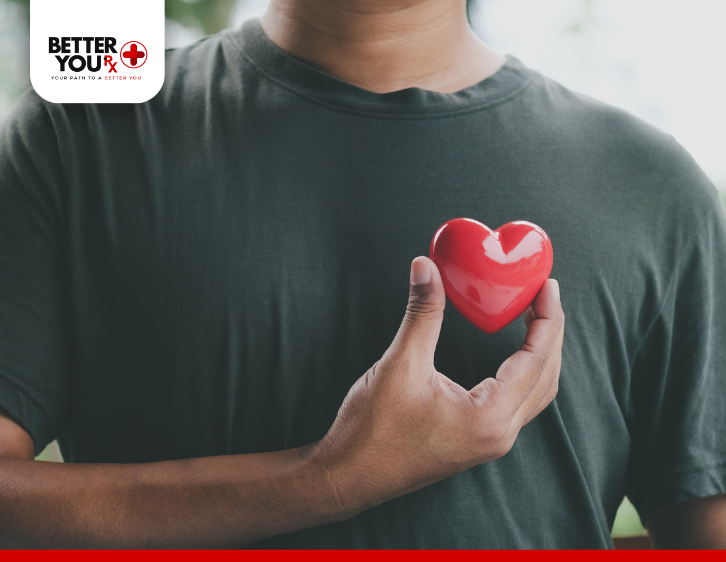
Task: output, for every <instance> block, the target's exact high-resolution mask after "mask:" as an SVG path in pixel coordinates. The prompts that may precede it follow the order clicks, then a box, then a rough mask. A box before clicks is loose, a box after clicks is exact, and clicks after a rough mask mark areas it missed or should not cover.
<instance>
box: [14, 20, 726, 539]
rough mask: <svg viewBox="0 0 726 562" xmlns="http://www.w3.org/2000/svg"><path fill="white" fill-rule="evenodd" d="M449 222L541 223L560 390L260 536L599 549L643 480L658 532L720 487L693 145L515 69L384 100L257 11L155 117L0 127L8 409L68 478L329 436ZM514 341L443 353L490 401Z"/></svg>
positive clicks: (31, 118) (710, 303)
mask: <svg viewBox="0 0 726 562" xmlns="http://www.w3.org/2000/svg"><path fill="white" fill-rule="evenodd" d="M696 87H697V85H694V88H696ZM694 103H697V101H696V100H695V98H694ZM455 217H470V218H473V219H476V220H479V221H481V222H483V223H485V224H487V225H489V226H490V227H492V228H496V227H498V226H500V225H502V224H503V223H506V222H509V221H512V220H527V221H531V222H534V223H536V224H538V225H540V226H541V227H543V228H544V229H545V230H546V231H547V233H548V234H549V236H550V238H551V240H552V244H553V247H554V269H553V271H552V277H554V278H556V279H558V280H559V283H560V287H561V292H562V302H563V306H564V309H565V314H566V317H567V321H566V331H565V340H564V347H563V361H562V374H561V381H560V391H559V395H558V396H557V399H556V400H555V401H554V402H553V403H552V405H550V406H549V407H548V408H547V409H546V410H545V411H544V412H543V413H542V414H541V415H540V416H539V417H537V418H536V419H535V420H534V421H533V422H531V423H530V424H529V425H528V426H526V427H525V428H524V429H523V430H522V432H521V433H520V435H519V438H518V440H517V442H516V443H515V445H514V448H513V449H512V450H511V452H510V453H509V454H507V455H506V456H505V457H503V458H501V459H499V460H496V461H494V462H490V463H487V464H485V465H481V466H477V467H475V468H472V469H470V470H468V471H466V472H464V473H462V474H459V475H457V476H453V477H451V478H448V479H446V480H444V481H441V482H439V483H437V484H434V485H432V486H429V487H427V488H425V489H422V490H419V491H417V492H414V493H411V494H408V495H406V496H404V497H401V498H398V499H396V500H393V501H390V502H387V503H385V504H383V505H380V506H378V507H376V508H374V509H371V510H369V511H367V512H364V513H362V514H360V515H358V516H356V517H354V518H353V519H351V520H349V521H345V522H342V523H337V524H332V525H325V526H321V527H317V528H313V529H309V530H305V531H301V532H296V533H292V534H289V535H285V536H281V537H276V538H273V539H269V540H266V541H263V542H262V543H260V544H258V545H257V546H260V547H302V548H306V547H322V548H327V547H336V548H348V547H356V548H359V547H365V548H378V547H393V548H419V547H429V548H501V547H506V548H550V547H559V548H608V547H611V542H610V527H611V525H612V523H613V519H614V517H615V512H616V509H617V507H618V505H619V504H620V501H621V500H622V498H623V494H625V493H626V492H627V493H628V495H629V496H630V498H631V499H632V500H633V502H634V503H635V505H636V507H637V508H638V510H639V511H640V513H641V515H648V514H651V513H653V512H655V511H657V510H659V509H661V508H663V507H665V506H667V505H669V504H673V503H675V502H679V501H683V500H687V499H691V498H696V497H701V496H707V495H712V494H716V493H722V492H726V432H724V428H726V223H725V221H724V214H723V211H722V209H721V207H720V206H719V203H718V198H717V194H716V191H715V189H714V188H713V186H712V185H711V184H710V183H709V181H708V180H707V178H706V177H705V176H704V174H703V173H702V171H701V170H700V169H699V168H698V166H697V165H696V164H695V163H694V161H693V160H692V158H691V157H690V156H689V155H688V154H687V153H686V152H685V151H684V150H683V148H682V147H681V146H680V145H679V144H678V143H677V142H676V141H675V140H674V139H673V138H672V137H670V136H668V135H666V134H664V133H662V132H661V131H659V130H657V129H655V128H654V127H652V126H649V125H648V124H646V123H644V122H642V121H640V120H638V119H636V118H635V117H633V116H631V115H629V114H627V113H625V112H624V111H621V110H619V109H616V108H614V107H611V106H609V105H606V104H603V103H600V102H598V101H596V100H593V99H591V98H589V97H587V96H584V95H581V94H577V93H574V92H572V91H570V90H568V89H567V88H565V87H563V86H561V85H560V84H558V83H556V82H554V81H552V80H549V79H547V78H545V77H543V76H542V75H540V74H539V73H537V72H535V71H533V70H531V69H529V68H527V67H526V66H524V65H523V64H522V63H521V62H520V61H519V60H518V59H516V58H514V57H512V56H509V57H508V58H507V62H506V64H505V65H504V67H503V68H501V69H500V70H499V71H498V72H497V73H496V74H495V75H494V76H492V77H490V78H487V79H486V80H484V81H482V82H481V83H479V84H477V85H475V86H472V87H470V88H466V89H464V90H462V91H460V92H457V93H453V94H440V93H435V92H430V91H425V90H421V89H417V88H409V89H406V90H402V91H399V92H394V93H389V94H376V93H372V92H369V91H366V90H363V89H360V88H358V87H355V86H352V85H350V84H347V83H345V82H342V81H340V80H337V79H335V78H332V77H331V76H328V75H326V74H323V73H321V72H319V71H316V70H314V69H313V68H311V67H309V66H307V65H305V64H303V63H301V62H300V61H298V60H296V59H294V58H292V57H290V56H289V55H287V54H285V53H284V52H282V51H280V50H279V49H278V48H277V47H276V46H275V45H274V44H273V43H272V42H271V41H270V40H269V39H267V37H266V36H265V35H264V33H263V32H262V30H261V28H260V26H259V23H258V22H257V21H256V20H251V21H249V22H247V23H245V24H244V25H243V27H242V28H241V29H239V30H234V31H227V32H224V33H221V34H219V35H216V36H213V37H210V38H207V39H204V40H202V41H199V42H197V43H195V44H193V45H191V46H189V47H186V48H183V49H176V50H172V51H169V52H168V53H167V75H166V83H165V85H164V87H163V89H162V90H161V92H160V93H159V94H158V95H157V96H156V97H155V98H154V99H153V100H151V101H149V102H147V103H144V104H139V105H55V104H51V103H47V102H45V101H43V100H42V99H40V98H39V97H38V96H37V95H36V94H35V93H33V92H29V93H27V94H26V95H25V96H24V97H23V99H22V100H21V102H20V104H19V106H18V108H17V109H16V111H15V113H14V114H13V115H12V117H11V118H10V119H9V120H8V121H7V122H6V123H5V124H4V126H3V129H2V134H1V136H0V405H2V406H3V407H4V408H6V409H7V410H8V411H9V412H10V413H11V414H12V415H13V416H14V417H15V418H17V419H18V420H19V422H20V423H21V424H22V425H23V426H24V427H25V428H26V429H27V430H28V432H29V433H30V434H31V436H32V437H33V439H34V441H35V445H36V449H37V450H41V449H42V448H43V447H44V446H45V445H46V444H47V443H48V442H49V441H51V440H52V439H54V438H56V437H60V439H61V446H62V450H63V453H64V456H65V458H66V460H68V461H72V462H146V461H156V460H162V459H177V458H185V457H200V456H208V455H222V454H235V453H253V452H260V451H274V450H279V449H286V448H290V447H296V446H300V445H304V444H307V443H310V442H312V441H315V440H317V439H320V438H321V437H322V436H323V435H324V434H325V433H326V431H327V429H328V428H329V426H330V425H331V423H332V421H333V419H334V418H335V415H336V412H337V410H338V407H339V406H340V404H341V402H342V400H343V398H344V396H345V395H346V393H347V392H348V389H349V388H350V387H351V385H352V384H353V383H354V381H355V380H356V379H357V378H358V377H360V376H361V375H362V374H363V373H364V372H365V371H366V370H367V369H368V368H369V367H370V366H371V365H373V363H374V362H375V361H376V360H377V359H378V358H380V356H381V354H382V353H383V352H384V350H385V349H386V348H387V347H388V345H389V344H390V342H391V340H392V339H393V336H394V334H395V333H396V330H397V328H398V326H399V324H400V322H401V319H402V317H403V313H404V309H405V306H406V302H407V296H408V275H409V266H410V262H411V260H412V259H413V258H414V257H416V256H418V255H426V254H427V252H428V247H429V242H430V240H431V236H432V235H433V234H434V232H435V230H436V229H437V227H439V226H440V225H441V224H442V223H443V222H445V221H447V220H449V219H452V218H455ZM524 332H525V326H524V321H523V319H521V318H520V319H518V320H517V321H515V322H514V323H513V324H511V325H510V326H508V327H507V328H505V329H504V330H502V331H501V332H499V333H496V334H494V335H486V334H484V333H483V332H480V331H479V330H477V329H476V328H475V327H474V326H472V325H471V324H469V323H468V322H467V321H466V320H464V318H463V317H462V316H461V315H460V314H459V313H458V312H457V311H456V310H454V309H453V308H452V307H450V306H449V307H448V308H447V310H446V315H445V319H444V325H443V330H442V333H441V339H440V341H439V345H438V349H437V353H436V366H437V368H438V369H439V370H440V371H441V372H443V373H444V374H446V375H448V376H449V377H450V378H452V379H453V380H454V381H456V382H458V383H460V384H461V385H463V386H465V387H467V388H470V387H472V386H474V385H476V384H477V383H478V382H480V381H481V380H482V379H483V378H484V377H491V376H494V375H495V373H496V371H497V368H498V367H499V365H500V364H501V362H502V361H503V360H504V359H505V358H506V357H508V356H509V355H511V354H512V353H513V352H514V351H515V350H517V349H518V348H519V347H520V345H521V343H522V340H523V336H524Z"/></svg>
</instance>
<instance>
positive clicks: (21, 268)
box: [0, 92, 69, 454]
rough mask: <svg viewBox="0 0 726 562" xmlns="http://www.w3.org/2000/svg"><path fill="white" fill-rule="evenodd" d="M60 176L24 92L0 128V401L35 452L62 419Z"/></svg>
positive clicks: (37, 104)
mask: <svg viewBox="0 0 726 562" xmlns="http://www.w3.org/2000/svg"><path fill="white" fill-rule="evenodd" d="M62 178H63V173H62V164H61V158H60V155H59V147H58V141H57V135H56V132H55V127H54V123H53V120H52V119H51V116H50V114H49V112H48V109H47V105H46V103H45V102H43V101H42V100H41V99H40V98H39V97H38V96H37V95H36V94H35V93H34V92H28V93H26V94H25V95H24V96H23V97H22V98H21V100H20V102H19V104H18V106H17V107H16V109H15V110H14V112H13V113H12V115H11V116H10V117H9V118H8V119H7V120H6V121H5V123H3V124H2V126H1V127H0V406H2V407H3V408H5V409H6V410H7V411H8V412H9V413H10V415H11V416H12V417H13V418H14V419H15V420H16V421H17V422H18V423H20V425H21V426H22V427H23V428H24V429H25V430H26V431H27V432H28V433H29V434H30V436H31V437H32V438H33V441H34V443H35V450H36V454H38V453H39V452H40V451H42V450H43V448H44V447H45V446H46V445H47V444H48V443H49V442H50V441H52V440H53V439H55V438H56V437H57V436H58V434H59V433H60V431H62V429H63V427H64V425H65V423H66V420H67V419H68V415H67V397H68V389H67V384H68V378H69V377H68V369H69V365H68V361H69V348H68V341H69V311H68V305H69V302H68V300H69V297H68V291H67V275H66V270H65V267H66V266H65V259H64V255H63V252H64V227H63V190H62V188H61V186H62V183H63V179H62Z"/></svg>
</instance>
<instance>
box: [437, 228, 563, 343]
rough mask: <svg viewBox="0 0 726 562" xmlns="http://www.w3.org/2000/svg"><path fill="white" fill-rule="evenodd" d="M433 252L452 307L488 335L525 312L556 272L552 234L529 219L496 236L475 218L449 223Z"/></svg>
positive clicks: (439, 231)
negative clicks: (553, 267)
mask: <svg viewBox="0 0 726 562" xmlns="http://www.w3.org/2000/svg"><path fill="white" fill-rule="evenodd" d="M429 254H430V256H431V259H432V260H433V261H434V263H435V264H436V265H437V267H438V268H439V271H440V272H441V278H442V279H443V281H444V289H445V290H446V296H447V297H448V299H449V301H451V304H453V305H454V306H455V307H456V310H458V311H459V312H461V313H462V314H463V315H464V317H465V318H466V319H467V320H469V322H471V323H472V324H474V326H476V327H477V328H479V329H481V330H484V331H485V332H486V333H487V334H493V333H494V332H497V331H499V330H501V329H502V328H504V326H506V325H507V324H509V323H510V322H512V321H513V320H514V319H515V318H517V317H518V316H519V315H520V314H522V313H523V312H524V311H525V310H526V309H527V307H528V306H529V305H530V304H531V303H532V301H533V300H534V298H535V297H536V296H537V293H538V292H539V290H540V289H541V288H542V285H544V282H545V281H547V278H548V277H549V276H550V272H551V271H552V243H551V242H550V239H549V237H548V236H547V233H545V231H544V230H542V229H541V228H540V227H539V226H537V225H536V224H532V223H531V222H526V221H514V222H508V223H507V224H505V225H504V226H500V227H499V228H497V229H496V230H495V231H493V232H492V231H491V230H490V229H489V228H488V227H486V226H485V225H483V224H482V223H480V222H477V221H475V220H472V219H454V220H450V221H449V222H447V223H446V224H444V225H443V226H442V227H441V228H439V229H438V230H437V231H436V234H434V237H433V239H432V240H431V249H430V252H429Z"/></svg>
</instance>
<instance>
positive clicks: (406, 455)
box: [308, 257, 564, 515]
mask: <svg viewBox="0 0 726 562" xmlns="http://www.w3.org/2000/svg"><path fill="white" fill-rule="evenodd" d="M445 304H446V296H445V293H444V287H443V284H442V282H441V277H440V275H439V271H438V269H437V267H436V265H435V264H434V263H433V262H432V261H431V260H429V259H428V258H423V257H420V258H416V260H414V262H413V264H412V268H411V283H410V297H409V303H408V308H407V310H406V315H405V317H404V319H403V323H402V324H401V327H400V329H399V331H398V334H397V335H396V338H395V340H394V341H393V343H392V344H391V346H390V347H389V348H388V350H387V351H386V353H385V354H384V355H383V357H382V358H381V360H380V361H378V362H377V363H376V364H375V365H374V366H373V367H372V368H371V369H370V370H369V371H368V372H367V373H366V374H365V375H363V376H362V377H361V378H360V379H359V380H358V381H357V382H356V383H355V385H354V386H353V388H352V389H351V391H350V392H349V394H348V396H347V397H346V399H345V401H344V403H343V405H342V406H341V408H340V411H339V413H338V417H337V419H336V421H335V423H334V424H333V426H332V428H331V429H330V431H329V432H328V433H327V435H326V436H325V438H323V439H322V440H321V441H320V442H319V443H317V444H316V445H314V446H313V447H312V448H311V450H310V451H309V452H308V454H309V455H310V459H311V461H312V462H317V463H319V465H320V466H321V467H324V470H326V472H327V474H328V477H329V480H330V484H331V487H332V489H333V490H334V491H335V497H336V498H337V501H338V502H339V510H340V511H341V512H344V513H348V514H351V515H352V514H354V513H357V512H359V511H362V510H364V509H366V508H369V507H372V506H373V505H376V504H378V503H381V502H383V501H385V500H387V499H391V498H393V497H396V496H400V495H402V494H405V493H407V492H410V491H412V490H415V489H417V488H421V487H423V486H426V485H427V484H431V483H433V482H436V481H438V480H441V479H442V478H446V477H447V476H451V475H453V474H456V473H458V472H461V471H463V470H466V469H467V468H470V467H472V466H474V465H477V464H481V463H485V462H488V461H491V460H494V459H497V458H499V457H501V456H503V455H504V454H506V453H507V452H508V451H509V449H510V448H511V446H512V444H513V443H514V440H515V439H516V437H517V434H518V433H519V430H520V429H521V428H522V426H524V425H525V424H526V423H528V422H529V421H530V420H531V419H532V418H534V417H535V416H536V415H537V414H538V413H539V412H541V411H542V410H543V409H544V408H545V407H546V406H547V405H548V404H549V403H550V402H551V401H552V399H553V398H554V397H555V395H556V394H557V383H558V379H559V373H560V362H561V349H562V338H563V334H564V313H563V312H562V307H561V306H560V298H559V288H558V284H557V282H556V281H554V280H548V281H547V282H546V283H545V285H544V286H543V287H542V289H541V290H540V293H539V295H538V297H537V299H536V300H535V302H534V304H533V306H531V307H530V308H529V309H528V310H527V314H526V318H525V320H526V322H527V327H528V329H527V335H526V338H525V341H524V345H523V346H522V348H521V349H520V350H519V351H517V352H516V353H515V354H514V355H512V356H511V357H510V358H509V359H507V361H505V362H504V364H502V366H501V367H500V369H499V372H498V373H497V377H496V379H494V378H488V379H485V380H484V381H482V382H481V383H480V384H478V385H477V386H475V387H474V388H473V389H471V390H466V389H464V388H462V387H461V386H459V385H458V384H456V383H454V382H453V381H451V380H450V379H449V378H447V377H446V376H445V375H443V374H441V373H439V372H438V371H436V369H435V368H434V352H435V349H436V343H437V341H438V337H439V331H440V329H441V323H442V320H443V316H444V306H445ZM482 337H483V336H482Z"/></svg>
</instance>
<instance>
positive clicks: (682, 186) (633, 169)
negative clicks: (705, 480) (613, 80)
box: [530, 77, 718, 213]
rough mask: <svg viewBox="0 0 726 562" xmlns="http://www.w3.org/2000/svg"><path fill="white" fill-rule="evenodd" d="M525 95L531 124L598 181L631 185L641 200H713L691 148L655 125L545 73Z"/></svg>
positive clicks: (704, 204)
mask: <svg viewBox="0 0 726 562" xmlns="http://www.w3.org/2000/svg"><path fill="white" fill-rule="evenodd" d="M530 100H531V101H530V103H531V105H532V108H533V110H532V113H533V117H534V119H533V121H534V124H535V126H540V127H543V128H545V129H546V130H547V134H548V135H550V136H552V137H553V139H554V140H555V141H556V142H555V143H554V145H555V146H557V147H559V148H560V149H562V150H570V151H572V153H573V154H574V155H576V159H577V161H578V162H584V163H586V164H587V166H588V167H589V168H590V169H589V170H588V171H589V172H593V171H595V172H597V175H598V177H600V178H602V179H603V180H604V181H610V182H611V183H620V189H622V190H629V192H630V193H629V194H628V195H629V196H634V195H635V193H633V190H637V191H638V192H639V193H640V194H641V195H642V196H643V197H644V198H645V200H648V201H652V202H653V203H661V204H666V202H670V204H672V205H673V206H674V209H680V210H681V211H683V210H684V209H685V208H691V209H693V210H694V211H695V212H696V213H702V212H703V211H704V210H705V209H707V208H711V207H712V206H713V205H714V204H715V203H716V202H717V201H718V192H717V190H716V188H715V187H714V185H713V183H712V182H711V181H710V180H709V178H708V177H707V176H706V175H705V173H704V172H703V170H702V169H701V168H700V167H699V165H698V164H697V163H696V161H695V160H694V158H693V157H692V156H691V154H690V153H689V152H688V151H687V150H686V149H685V148H684V147H683V146H682V145H681V144H680V143H679V142H678V141H677V140H676V139H675V138H674V137H673V136H672V135H671V134H669V133H667V132H665V131H663V130H661V129H659V128H658V127H656V126H655V125H652V124H650V123H648V122H647V121H645V120H643V119H641V118H639V117H637V116H636V115H634V114H632V113H630V112H628V111H626V110H624V109H622V108H619V107H616V106H614V105H611V104H609V103H606V102H603V101H600V100H598V99H595V98H593V97H591V96H589V95H586V94H583V93H579V92H576V91H573V90H571V89H569V88H567V87H566V86H564V85H562V84H560V83H559V82H557V81H555V80H553V79H550V78H547V77H542V80H540V81H539V83H538V86H537V87H536V88H533V95H531V96H530ZM573 160H575V159H573ZM593 168H594V170H593ZM616 191H617V190H616ZM623 195H626V194H625V193H623Z"/></svg>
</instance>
